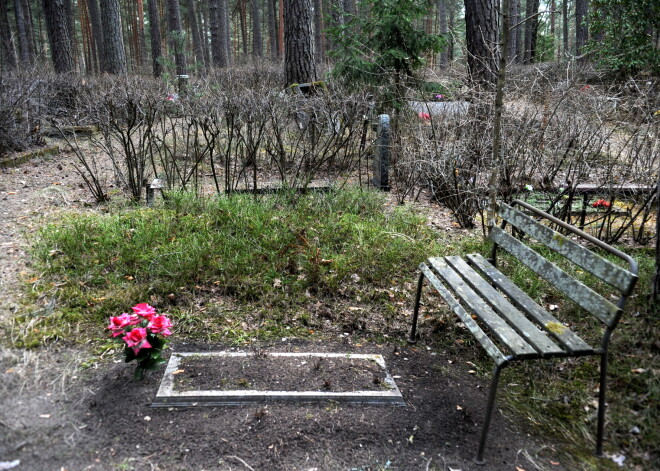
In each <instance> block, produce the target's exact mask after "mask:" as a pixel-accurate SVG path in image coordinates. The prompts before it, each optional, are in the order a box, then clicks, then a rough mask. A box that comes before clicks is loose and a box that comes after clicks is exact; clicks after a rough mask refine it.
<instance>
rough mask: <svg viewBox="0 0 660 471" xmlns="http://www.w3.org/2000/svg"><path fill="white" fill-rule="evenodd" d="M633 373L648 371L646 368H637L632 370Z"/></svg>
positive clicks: (639, 373)
mask: <svg viewBox="0 0 660 471" xmlns="http://www.w3.org/2000/svg"><path fill="white" fill-rule="evenodd" d="M632 372H633V373H637V374H638V375H641V374H642V373H646V369H645V368H635V369H633V370H632Z"/></svg>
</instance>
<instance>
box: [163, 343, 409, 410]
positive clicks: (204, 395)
mask: <svg viewBox="0 0 660 471" xmlns="http://www.w3.org/2000/svg"><path fill="white" fill-rule="evenodd" d="M253 355H254V354H252V353H247V352H227V351H222V352H194V353H193V352H177V353H172V356H171V357H170V361H169V362H168V364H167V368H166V369H165V374H164V375H163V379H162V381H161V383H160V388H159V389H158V393H157V394H156V398H155V399H154V400H153V402H152V403H151V407H196V406H227V405H243V404H254V403H262V402H273V401H278V402H298V403H313V402H323V401H337V402H348V403H368V404H391V405H405V401H404V400H403V396H401V391H399V388H398V386H397V385H396V383H395V382H394V378H392V376H391V374H390V373H389V371H388V370H387V367H386V365H385V359H384V358H383V356H382V355H372V354H357V353H309V352H296V353H277V352H272V353H271V352H269V353H268V355H269V356H270V357H303V358H304V357H317V358H318V357H320V358H341V357H344V358H352V359H358V360H372V361H374V362H376V364H377V365H379V366H380V367H381V368H382V369H383V371H384V372H385V375H386V376H385V380H384V384H386V385H387V386H388V387H389V389H388V390H383V391H346V392H324V391H254V390H232V391H221V390H200V391H175V390H174V374H173V373H174V372H175V371H176V370H178V369H179V364H180V363H181V359H182V358H185V357H190V356H198V357H222V356H224V357H247V356H253Z"/></svg>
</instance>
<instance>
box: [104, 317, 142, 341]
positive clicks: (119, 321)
mask: <svg viewBox="0 0 660 471" xmlns="http://www.w3.org/2000/svg"><path fill="white" fill-rule="evenodd" d="M139 322H140V318H139V317H138V316H137V315H135V314H128V313H126V312H125V313H123V314H122V315H121V316H117V317H111V318H110V324H109V325H108V329H110V330H112V336H113V337H118V336H120V335H121V334H123V333H124V327H126V326H127V325H135V324H138V323H139Z"/></svg>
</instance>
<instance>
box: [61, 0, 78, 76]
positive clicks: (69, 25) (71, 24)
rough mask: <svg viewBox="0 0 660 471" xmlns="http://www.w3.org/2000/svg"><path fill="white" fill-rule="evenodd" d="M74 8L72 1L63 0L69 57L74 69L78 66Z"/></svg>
mask: <svg viewBox="0 0 660 471" xmlns="http://www.w3.org/2000/svg"><path fill="white" fill-rule="evenodd" d="M74 10H75V8H74V5H73V2H72V0H64V11H65V14H66V30H67V35H68V36H69V42H70V43H71V56H72V58H73V66H74V68H75V67H77V66H78V41H77V38H76V22H75V12H74Z"/></svg>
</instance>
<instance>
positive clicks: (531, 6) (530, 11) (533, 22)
mask: <svg viewBox="0 0 660 471" xmlns="http://www.w3.org/2000/svg"><path fill="white" fill-rule="evenodd" d="M538 12H539V0H527V1H526V5H525V51H524V55H523V62H524V63H525V64H531V63H532V62H533V60H534V52H535V51H534V50H535V48H536V33H537V31H538V24H539V20H538Z"/></svg>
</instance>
